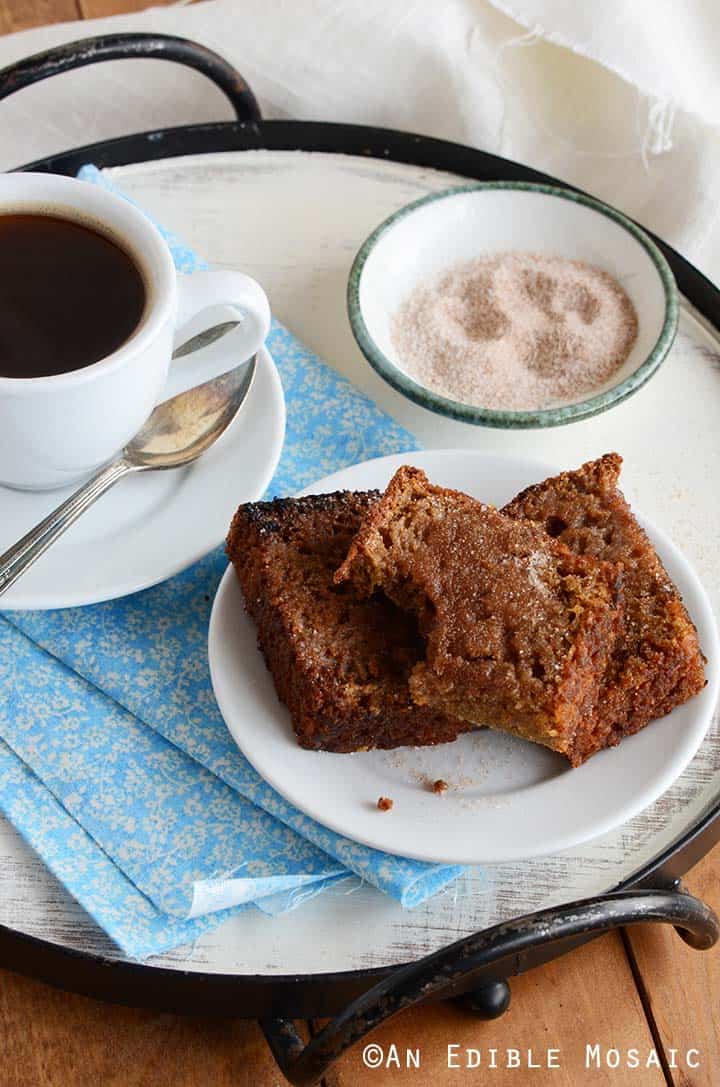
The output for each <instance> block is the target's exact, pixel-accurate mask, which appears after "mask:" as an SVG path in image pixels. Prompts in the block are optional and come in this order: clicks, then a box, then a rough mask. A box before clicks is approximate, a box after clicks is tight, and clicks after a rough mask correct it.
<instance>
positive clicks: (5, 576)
mask: <svg viewBox="0 0 720 1087" xmlns="http://www.w3.org/2000/svg"><path fill="white" fill-rule="evenodd" d="M132 471H134V469H133V467H132V466H131V465H129V464H128V463H127V461H125V460H124V459H123V458H122V457H120V458H118V460H115V461H113V462H112V463H111V464H107V465H106V466H105V467H104V468H101V469H100V471H99V472H96V474H95V475H94V476H92V477H91V478H90V479H89V480H88V481H87V483H83V485H82V487H80V488H79V489H78V490H77V491H75V493H74V494H72V495H70V497H69V498H67V499H66V500H65V501H64V502H62V503H61V504H60V505H59V506H57V507H56V509H54V510H53V511H52V513H49V514H48V516H47V517H45V518H44V519H43V520H42V521H40V522H39V524H37V525H35V528H32V529H30V531H29V532H28V533H27V534H26V535H25V536H23V537H22V539H21V540H18V542H17V543H16V544H13V546H12V547H11V548H9V549H8V550H7V551H6V552H5V554H4V555H0V595H2V593H4V592H5V590H6V589H9V588H10V586H11V585H14V584H15V582H16V581H17V579H18V578H19V577H21V576H22V575H23V574H24V573H25V571H26V570H27V569H29V567H30V566H32V564H33V563H34V562H35V560H36V559H39V558H40V556H41V555H42V554H44V553H45V552H46V551H47V549H48V548H49V547H50V545H51V544H53V543H55V541H56V540H57V539H58V538H59V537H60V536H62V534H63V533H64V532H65V531H66V529H68V528H69V527H70V525H72V524H73V523H74V522H75V521H77V519H78V517H79V516H80V515H81V514H82V513H84V512H85V510H86V509H88V508H89V507H90V506H92V504H93V502H96V501H97V499H98V498H100V496H101V495H103V494H105V491H107V490H109V489H110V487H112V486H113V484H114V483H117V481H118V480H119V479H122V477H123V476H124V475H127V473H128V472H132Z"/></svg>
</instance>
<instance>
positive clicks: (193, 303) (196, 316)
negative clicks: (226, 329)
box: [160, 269, 270, 400]
mask: <svg viewBox="0 0 720 1087" xmlns="http://www.w3.org/2000/svg"><path fill="white" fill-rule="evenodd" d="M228 308H230V309H232V310H233V311H234V312H235V314H236V316H237V318H238V319H239V322H240V323H239V325H238V327H237V328H236V329H234V330H233V331H232V332H230V333H229V334H228V335H227V336H223V338H222V341H220V342H219V343H218V344H217V345H216V346H215V347H214V348H213V349H212V350H210V349H209V348H208V349H207V350H203V351H198V352H195V353H193V354H190V355H187V356H185V357H184V358H182V359H177V360H176V361H174V362H173V363H172V364H171V366H170V372H169V374H168V378H167V382H166V385H165V388H164V389H163V392H162V395H161V397H160V399H161V400H167V399H168V398H169V397H171V396H177V395H178V393H183V392H187V390H188V389H192V388H194V387H195V386H196V385H200V384H202V383H203V382H204V381H210V380H212V378H215V377H218V376H219V375H220V374H224V373H227V371H228V370H232V369H233V368H234V367H235V366H238V365H240V363H242V362H245V361H246V360H247V359H249V358H250V356H251V355H254V354H255V352H256V351H257V350H258V349H259V348H260V347H261V346H262V344H263V343H264V341H265V339H266V337H267V334H268V332H269V331H270V305H269V303H268V300H267V296H266V294H265V292H264V290H263V289H262V287H261V286H260V284H259V283H256V282H255V280H254V279H251V278H250V276H246V275H243V273H242V272H236V271H233V270H231V269H227V270H223V269H219V270H217V271H210V272H195V273H193V275H178V309H177V319H176V326H175V335H176V342H182V341H183V340H185V339H187V336H188V334H190V333H191V332H192V333H195V332H199V331H200V329H201V328H203V327H207V326H208V324H210V323H211V321H209V320H208V319H207V318H208V316H210V314H209V311H211V310H214V309H215V310H224V311H225V314H226V319H227V310H228Z"/></svg>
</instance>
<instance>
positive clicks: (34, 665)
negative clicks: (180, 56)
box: [0, 167, 461, 957]
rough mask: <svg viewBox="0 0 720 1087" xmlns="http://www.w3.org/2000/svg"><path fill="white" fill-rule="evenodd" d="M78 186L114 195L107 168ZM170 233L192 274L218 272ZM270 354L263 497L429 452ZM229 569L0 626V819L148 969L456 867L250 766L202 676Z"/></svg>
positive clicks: (299, 366)
mask: <svg viewBox="0 0 720 1087" xmlns="http://www.w3.org/2000/svg"><path fill="white" fill-rule="evenodd" d="M80 176H81V177H83V178H85V179H86V180H88V181H91V182H93V183H96V184H101V185H104V186H106V187H111V186H110V185H109V183H108V182H107V180H106V179H105V178H104V177H103V175H102V174H101V173H100V172H99V171H98V170H96V169H95V167H84V168H83V170H82V171H81V175H80ZM163 233H165V236H166V238H167V240H168V244H169V245H170V248H171V251H172V253H173V258H174V260H175V263H176V266H177V267H178V268H179V269H180V270H181V271H183V272H188V273H190V272H192V271H194V270H197V269H199V268H205V267H207V265H206V264H205V263H204V262H203V261H201V260H199V259H198V258H196V257H195V256H194V254H193V253H192V252H191V251H190V250H188V249H187V247H186V246H184V245H183V244H182V242H181V241H180V240H179V239H178V238H176V237H175V236H173V235H169V234H167V233H166V232H163ZM268 345H269V348H270V351H271V353H272V355H273V358H274V360H275V363H276V365H277V367H278V371H279V373H280V377H281V380H282V384H283V388H284V392H285V398H286V405H287V430H286V438H285V446H284V449H283V454H282V457H281V460H280V464H279V465H278V469H277V472H276V475H275V477H274V479H273V482H272V484H271V487H270V490H269V494H268V497H270V496H272V495H276V494H291V493H293V492H294V491H297V490H299V489H300V488H302V487H303V486H305V485H307V484H308V483H310V482H312V481H313V480H315V479H318V478H319V477H321V476H323V475H326V474H328V473H329V472H332V471H335V470H337V469H339V468H341V467H344V466H347V465H350V464H353V463H356V462H358V461H361V460H365V459H367V458H369V457H375V456H381V455H383V454H386V453H391V452H397V451H398V450H402V449H414V448H417V444H416V443H415V441H414V439H413V438H412V436H411V435H410V434H408V432H407V431H405V430H404V429H402V428H401V427H399V426H398V425H397V424H396V423H394V422H393V421H392V420H391V419H390V418H389V417H388V416H386V415H385V414H383V413H382V412H381V411H380V410H379V409H378V408H377V407H375V405H373V404H372V402H371V401H369V400H368V399H367V398H366V397H364V396H363V395H361V394H360V393H359V392H358V391H357V390H356V389H354V388H353V386H351V385H350V384H349V383H348V382H347V381H345V380H344V379H343V378H341V377H339V376H338V375H337V374H336V373H335V372H334V371H333V370H331V369H330V368H329V367H327V366H326V365H324V364H323V363H322V362H321V361H320V360H319V359H317V358H316V357H315V356H313V355H312V354H311V353H310V352H309V351H308V350H307V349H306V348H304V347H303V346H302V345H301V344H300V343H298V341H297V340H296V339H295V338H294V337H293V336H292V335H291V334H290V333H289V332H288V331H287V330H286V329H284V328H283V327H282V326H281V325H279V324H278V323H277V322H274V323H273V328H272V332H271V336H270V339H269V344H268ZM225 565H226V560H225V559H224V556H223V554H222V550H221V549H218V550H217V551H216V552H215V553H213V554H211V555H209V556H207V557H206V558H205V559H203V560H202V561H201V562H199V563H197V564H196V565H195V566H193V567H192V568H191V569H189V570H187V571H185V572H184V573H183V574H180V575H179V576H177V577H175V578H172V579H170V580H169V581H167V582H164V583H163V584H161V585H158V586H156V587H155V588H153V589H149V590H147V591H145V592H143V593H138V594H136V595H133V596H130V597H126V598H124V599H121V600H116V601H111V602H108V603H105V604H98V605H94V606H91V607H87V608H74V609H67V610H62V611H54V612H10V613H6V617H5V619H4V620H1V621H0V807H2V809H3V810H4V811H5V813H6V814H7V815H8V817H9V818H10V819H11V820H12V821H13V822H14V824H15V825H16V826H17V827H18V829H19V830H20V831H21V833H23V834H24V836H25V837H26V838H27V839H28V841H30V843H31V844H32V845H33V846H34V848H35V849H36V850H37V851H38V852H39V853H40V855H41V856H42V857H43V859H44V860H45V861H46V863H48V865H49V866H50V867H51V868H52V870H53V871H54V872H55V874H56V875H57V876H58V877H59V878H60V879H61V880H62V881H63V882H64V883H65V885H66V886H67V887H68V889H69V890H70V891H71V892H72V893H73V894H74V895H75V897H76V898H77V899H78V900H79V901H80V902H81V903H82V904H83V905H84V906H85V908H86V909H87V910H88V911H89V912H90V913H91V914H92V916H93V917H95V919H96V920H97V921H98V922H99V924H100V925H101V926H102V927H103V928H105V929H106V931H108V932H109V933H110V934H111V936H112V937H113V939H115V940H116V941H117V942H118V943H119V944H120V946H121V947H122V948H123V949H124V950H125V951H126V952H127V953H128V954H131V955H134V956H136V957H145V956H147V955H149V954H153V953H157V952H159V951H161V950H164V949H166V948H168V947H171V946H173V945H174V944H177V943H182V942H186V941H187V940H188V939H192V938H194V936H195V935H196V934H197V933H198V932H199V931H202V930H203V929H204V928H206V927H207V926H208V925H209V924H212V923H214V921H213V918H215V920H217V919H218V918H219V917H224V916H226V915H227V911H228V909H229V908H231V907H232V908H234V909H237V908H246V907H247V906H248V905H249V904H251V903H255V904H256V905H259V906H260V908H263V904H264V905H265V908H266V910H267V912H268V913H272V914H275V913H277V912H281V911H282V910H283V909H288V908H292V907H293V906H294V905H295V904H296V903H297V902H298V901H300V900H304V899H305V898H306V897H307V895H308V894H312V893H316V892H317V891H320V890H323V889H324V888H325V887H326V886H327V885H328V884H329V883H330V882H333V881H335V880H337V879H341V878H343V877H344V876H346V875H347V874H348V873H356V874H357V875H360V876H361V877H362V878H363V879H365V880H367V881H369V882H371V883H373V884H374V885H375V886H377V887H379V888H380V889H381V890H383V891H385V892H386V893H388V894H390V895H392V896H393V897H395V898H396V899H398V900H399V901H400V902H402V903H403V905H405V906H408V907H410V906H415V905H417V904H418V903H420V902H422V901H424V900H425V899H426V898H427V897H428V896H430V895H432V894H434V893H435V892H436V891H438V890H439V889H440V888H442V887H443V886H445V885H446V884H447V883H448V882H449V881H450V880H451V879H453V878H454V877H455V876H456V875H457V874H458V873H459V872H460V871H461V869H460V868H458V867H456V866H434V865H427V864H422V863H420V862H416V861H409V860H404V859H402V858H397V857H392V856H389V855H387V854H383V853H379V852H377V851H375V850H372V849H369V848H367V847H365V846H362V845H359V844H357V843H355V842H351V841H349V840H348V839H345V838H343V837H341V836H340V835H337V834H335V833H334V832H332V831H329V830H327V829H326V828H325V827H322V826H321V825H319V824H318V823H316V822H314V821H313V820H311V819H309V818H307V817H306V816H304V815H302V814H301V813H300V812H298V811H297V810H296V809H294V808H293V807H292V806H291V805H289V804H288V803H287V802H286V801H284V800H283V799H282V798H281V797H280V796H279V795H278V794H277V793H276V792H275V791H274V790H273V789H271V788H270V786H268V785H267V784H266V783H265V782H264V781H263V779H262V778H260V777H259V776H258V774H257V773H256V772H255V771H254V770H253V769H252V767H251V766H250V764H249V763H248V762H247V761H246V760H245V758H244V757H243V756H242V755H241V754H240V752H239V751H238V749H237V748H236V747H235V745H234V743H233V741H232V739H231V738H230V735H229V733H228V731H227V729H226V727H225V725H224V722H223V721H222V718H221V716H220V713H219V710H218V708H217V705H216V703H215V699H214V696H213V693H212V689H211V685H210V678H209V671H208V665H207V649H206V640H207V625H208V617H209V610H210V604H211V601H212V598H213V596H214V593H215V589H216V586H217V583H218V581H219V579H220V577H221V576H222V573H223V571H224V569H225ZM3 740H4V741H5V743H4V744H3V743H2V741H3ZM39 798H42V802H40V799H39ZM64 843H65V844H64Z"/></svg>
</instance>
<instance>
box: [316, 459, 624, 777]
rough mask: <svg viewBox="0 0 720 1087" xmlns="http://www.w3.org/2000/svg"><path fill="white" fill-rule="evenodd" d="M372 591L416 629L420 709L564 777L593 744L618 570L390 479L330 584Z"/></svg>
mask: <svg viewBox="0 0 720 1087" xmlns="http://www.w3.org/2000/svg"><path fill="white" fill-rule="evenodd" d="M335 578H336V581H337V582H338V584H347V583H348V582H351V583H352V584H353V585H354V586H355V588H356V589H357V591H358V592H360V593H363V594H365V595H369V594H370V593H372V592H373V591H375V590H376V589H378V588H380V589H382V590H383V591H384V592H385V593H386V594H387V596H389V597H390V598H391V599H392V600H394V601H395V602H396V603H397V604H398V605H400V606H401V607H404V608H406V609H408V610H410V611H411V612H413V613H414V614H415V615H417V617H418V621H419V624H420V630H421V633H422V634H423V635H424V636H425V637H426V638H427V647H426V654H425V658H424V659H423V660H420V661H419V662H418V663H416V664H415V666H414V668H413V670H412V675H411V677H410V689H411V691H412V695H413V698H414V699H415V701H416V702H417V703H418V704H420V705H427V706H432V707H434V708H435V709H436V710H438V711H443V712H445V713H449V714H452V715H454V716H457V717H461V718H463V719H466V720H468V721H474V722H477V723H479V724H487V725H490V726H491V727H495V728H500V729H503V730H506V731H509V732H513V733H516V734H517V735H519V736H522V737H524V738H525V739H528V740H534V741H535V742H537V743H541V744H545V745H546V746H547V747H550V748H553V749H554V750H556V751H559V752H561V753H562V754H564V755H566V756H567V758H568V759H569V760H570V762H571V763H572V764H573V765H577V764H578V763H579V762H581V761H582V759H583V758H585V757H586V756H587V754H589V747H588V743H587V737H588V736H589V735H592V734H593V733H594V732H595V728H596V721H597V717H598V713H599V707H598V694H599V690H600V681H601V677H602V675H603V673H604V671H605V666H606V664H607V660H608V656H609V654H610V651H611V649H612V646H613V645H614V642H615V638H616V636H617V632H618V629H619V626H620V623H621V608H620V606H619V594H620V569H619V567H617V566H614V565H611V564H610V563H606V562H601V561H598V560H597V559H594V558H587V557H583V556H579V555H576V554H575V553H574V552H572V551H571V550H569V549H568V548H567V547H565V546H564V545H563V544H561V543H559V542H558V541H557V540H553V539H551V538H550V537H549V536H548V535H547V534H546V532H545V531H544V529H543V528H541V527H538V526H536V525H533V524H530V523H526V522H523V521H521V520H514V519H513V518H510V517H506V516H504V515H503V514H501V513H499V512H498V511H497V510H496V509H494V508H493V507H491V506H487V505H485V504H484V503H482V502H478V501H477V500H476V499H474V498H470V497H469V496H468V495H465V494H462V493H461V492H459V491H453V490H448V489H446V488H444V487H436V486H433V485H432V484H431V483H430V482H429V481H428V479H427V477H426V475H425V473H424V472H422V471H420V470H418V469H416V468H409V467H403V468H400V469H399V470H398V472H396V474H395V476H394V477H393V479H392V480H391V482H390V485H389V486H388V488H387V490H386V491H385V494H384V495H383V497H382V499H381V500H380V501H379V502H377V503H375V504H374V505H373V506H372V507H371V508H370V510H369V512H368V514H367V516H366V518H365V520H364V522H363V525H362V528H361V529H360V532H359V533H358V534H357V536H356V537H355V539H354V540H353V542H352V544H351V546H350V550H349V552H348V555H347V558H346V559H345V561H344V562H343V564H342V566H341V567H340V569H339V570H338V572H337V574H336V575H335Z"/></svg>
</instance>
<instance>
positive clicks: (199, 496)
mask: <svg viewBox="0 0 720 1087" xmlns="http://www.w3.org/2000/svg"><path fill="white" fill-rule="evenodd" d="M284 434H285V400H284V397H283V391H282V385H281V384H280V378H279V376H278V372H277V370H276V369H275V364H274V362H273V360H272V358H271V357H270V354H269V353H268V351H267V350H265V349H263V350H261V351H260V352H259V353H258V366H257V370H256V373H255V377H254V379H253V383H252V386H251V388H250V392H249V393H248V396H247V399H246V401H245V403H244V405H243V407H242V409H241V411H240V414H239V416H238V418H237V419H236V420H235V422H234V423H233V424H232V426H230V427H229V428H228V430H227V431H226V433H225V434H224V435H223V436H222V438H220V439H219V440H218V442H217V443H216V444H215V445H214V446H213V447H212V448H211V449H210V450H208V452H207V453H205V454H204V456H203V457H201V458H200V460H198V461H197V462H196V463H195V464H193V465H190V466H189V467H187V468H180V469H177V470H176V471H171V472H148V473H146V474H143V475H138V476H130V477H129V478H126V479H124V480H121V481H120V483H118V484H117V485H116V486H115V487H114V488H113V489H112V490H111V491H110V492H109V493H108V494H107V495H105V496H104V497H103V498H101V499H100V501H99V502H98V503H97V505H95V506H93V507H92V508H91V509H90V510H88V512H87V513H85V514H83V516H82V517H81V518H80V520H79V521H77V522H76V523H75V524H74V525H73V526H72V527H71V528H69V529H68V531H67V533H66V534H65V535H64V536H63V537H62V539H60V540H59V541H58V542H57V543H56V544H55V545H54V546H53V547H52V548H50V550H49V551H48V552H47V554H45V555H43V556H42V557H41V558H40V559H38V561H37V562H36V563H35V565H34V566H33V567H31V568H30V570H28V572H27V574H25V575H24V576H23V577H22V578H20V580H19V581H17V582H16V584H15V585H13V586H12V587H11V588H10V589H8V591H7V592H6V593H5V594H4V595H3V596H1V597H0V609H2V610H8V609H15V608H33V609H47V608H69V607H76V606H78V605H82V604H96V603H98V602H99V601H101V600H112V599H114V598H116V597H119V596H126V595H127V594H128V593H134V592H138V591H139V590H140V589H147V588H148V587H149V586H151V585H156V584H158V582H160V581H164V580H165V579H166V578H168V577H172V575H173V574H177V573H179V572H180V571H181V570H184V569H185V568H186V567H188V566H190V565H191V564H192V563H193V562H196V561H197V560H198V559H200V558H202V556H203V555H206V554H207V553H208V551H211V550H212V548H213V547H216V546H217V545H218V544H219V543H220V542H221V541H222V540H223V538H224V536H225V534H226V532H227V527H228V525H229V524H230V519H231V517H232V514H233V512H234V510H235V507H236V506H237V504H238V500H240V501H243V502H249V501H252V500H253V499H256V498H259V497H260V496H261V495H262V494H263V492H264V491H265V488H266V487H267V485H268V484H269V482H270V480H271V479H272V476H273V472H274V471H275V468H276V466H277V462H278V460H279V458H280V452H281V450H282V443H283V437H284ZM71 490H72V488H71V489H70V490H62V491H51V492H48V491H45V492H38V491H15V490H12V489H11V488H9V487H0V554H2V552H3V551H5V550H6V548H8V547H10V546H11V545H12V544H13V543H14V542H15V540H17V539H19V538H20V537H21V536H22V535H24V533H25V532H27V531H28V529H29V528H32V526H33V525H34V524H36V523H37V522H38V521H40V520H41V519H42V518H43V517H45V516H46V514H48V513H49V512H50V510H52V509H53V508H54V507H55V506H56V505H58V504H59V503H60V502H61V501H63V499H64V498H65V497H67V495H68V494H70V493H71ZM238 496H239V497H238Z"/></svg>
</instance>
